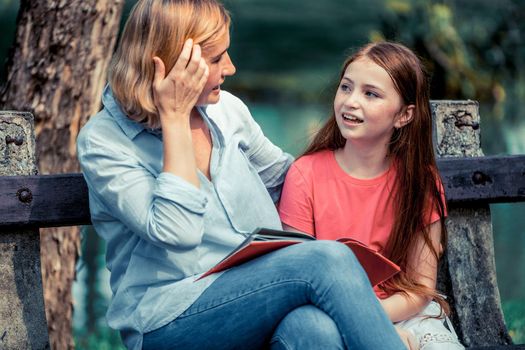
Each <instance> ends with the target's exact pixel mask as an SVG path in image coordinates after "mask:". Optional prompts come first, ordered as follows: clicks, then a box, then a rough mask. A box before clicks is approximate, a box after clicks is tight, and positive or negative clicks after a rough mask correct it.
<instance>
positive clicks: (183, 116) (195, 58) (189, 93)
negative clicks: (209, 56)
mask: <svg viewBox="0 0 525 350" xmlns="http://www.w3.org/2000/svg"><path fill="white" fill-rule="evenodd" d="M153 62H154V64H155V76H154V78H153V84H152V88H153V99H154V101H155V106H156V107H157V111H158V112H159V116H160V119H161V123H163V124H164V123H165V122H168V123H171V122H177V121H179V122H188V121H189V116H190V112H191V110H192V109H193V107H195V104H196V103H197V100H198V98H199V96H200V94H201V93H202V89H203V88H204V85H205V84H206V81H207V80H208V65H207V64H206V62H205V61H204V59H203V58H202V57H201V48H200V46H199V45H193V40H191V39H188V40H186V42H185V43H184V47H183V49H182V52H181V54H180V56H179V58H178V59H177V62H175V65H174V66H173V68H172V69H171V71H170V72H169V73H168V75H166V67H165V65H164V62H162V60H161V59H160V58H159V57H153Z"/></svg>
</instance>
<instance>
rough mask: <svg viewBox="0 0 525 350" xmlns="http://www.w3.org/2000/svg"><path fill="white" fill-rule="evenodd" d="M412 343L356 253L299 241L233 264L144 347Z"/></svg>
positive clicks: (323, 346)
mask: <svg viewBox="0 0 525 350" xmlns="http://www.w3.org/2000/svg"><path fill="white" fill-rule="evenodd" d="M269 346H271V347H272V349H344V348H349V349H405V347H404V345H403V343H402V342H401V340H400V338H399V336H398V335H397V332H396V331H395V329H394V327H393V325H392V322H390V320H389V319H388V317H387V316H386V314H385V313H384V312H383V309H382V307H381V305H380V304H379V302H378V300H377V298H376V296H375V294H374V292H373V289H372V287H371V286H370V282H369V281H368V278H367V276H366V274H365V272H364V271H363V269H362V267H361V265H360V264H359V262H358V261H357V259H356V258H355V256H354V254H353V253H352V251H351V250H350V249H348V247H346V246H345V245H343V244H341V243H338V242H334V241H315V242H305V243H301V244H296V245H292V246H289V247H286V248H283V249H280V250H277V251H275V252H272V253H270V254H266V255H264V256H262V257H259V258H257V259H254V260H251V261H249V262H247V263H245V264H242V265H240V266H237V267H235V268H232V269H230V270H228V271H226V272H225V273H224V274H223V275H222V276H221V277H219V278H218V279H217V280H216V281H215V282H213V284H212V285H211V286H210V287H208V289H206V291H205V292H204V293H203V294H202V295H201V296H200V297H199V299H197V301H195V303H194V304H193V305H192V306H190V307H189V308H188V309H187V310H186V311H185V312H184V313H183V314H181V315H180V316H179V317H177V318H176V319H175V320H174V321H172V322H171V323H169V324H167V325H165V326H163V327H161V328H159V329H157V330H154V331H152V332H149V333H147V334H145V335H144V342H143V349H146V350H148V349H175V348H176V349H264V348H268V347H269Z"/></svg>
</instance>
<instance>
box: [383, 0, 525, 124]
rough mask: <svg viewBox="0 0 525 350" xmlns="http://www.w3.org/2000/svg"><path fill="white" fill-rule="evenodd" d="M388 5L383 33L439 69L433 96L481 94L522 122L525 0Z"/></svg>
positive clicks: (414, 0) (495, 111) (389, 0)
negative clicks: (524, 0) (403, 44)
mask: <svg viewBox="0 0 525 350" xmlns="http://www.w3.org/2000/svg"><path fill="white" fill-rule="evenodd" d="M400 3H402V4H403V6H400ZM385 4H386V6H387V8H388V9H389V11H387V15H386V16H385V17H384V18H383V21H382V27H381V29H380V30H379V32H380V33H382V34H383V35H384V37H385V38H387V39H390V40H399V41H401V42H403V43H405V44H407V45H409V46H411V47H412V48H414V49H415V50H416V51H417V52H418V53H419V54H420V55H422V56H423V57H424V58H425V59H426V61H427V63H428V65H429V66H430V68H431V70H432V71H433V73H434V74H433V76H434V79H433V85H432V88H433V90H432V92H433V94H432V96H433V98H457V99H476V100H478V101H480V102H481V103H490V104H491V105H492V110H491V113H492V115H493V117H495V118H496V119H503V118H504V117H507V118H510V119H511V120H512V121H517V118H518V116H519V114H520V113H519V111H522V110H523V107H525V105H524V104H523V102H521V101H523V100H524V98H525V94H524V89H525V79H524V75H523V73H522V72H523V69H524V68H525V45H524V44H525V42H524V41H525V39H524V37H523V33H525V25H524V21H523V19H524V14H525V3H524V2H523V1H512V0H506V1H498V2H494V1H485V0H483V1H480V0H478V1H466V0H453V1H446V2H444V1H432V2H430V1H423V0H406V1H399V0H385ZM373 34H374V35H375V36H373V37H375V38H377V36H378V35H377V32H375V33H373ZM522 113H523V112H522Z"/></svg>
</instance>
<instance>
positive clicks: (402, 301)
mask: <svg viewBox="0 0 525 350" xmlns="http://www.w3.org/2000/svg"><path fill="white" fill-rule="evenodd" d="M429 230H430V232H429V233H430V239H431V242H432V244H433V246H434V249H435V250H436V252H438V254H439V253H441V250H442V249H441V248H442V247H441V244H440V242H441V221H440V220H438V221H436V222H434V223H432V224H431V225H430V228H429ZM409 268H411V269H412V270H413V271H414V273H415V274H416V276H417V277H416V280H417V281H418V282H419V283H421V284H422V285H424V286H426V287H428V288H431V289H435V288H436V280H437V269H438V261H437V259H436V257H435V256H434V254H432V251H431V250H430V248H429V247H428V246H427V245H426V244H425V242H424V241H423V239H420V240H419V242H418V243H417V244H416V247H415V249H414V252H413V253H412V254H410V257H409ZM430 301H431V300H430V299H429V298H428V297H425V296H421V295H416V294H414V293H408V294H403V293H396V294H393V295H391V296H390V297H388V298H386V299H382V300H380V302H381V305H382V306H383V308H384V310H385V312H386V313H387V315H388V316H389V317H390V320H392V322H399V321H403V320H406V319H408V318H410V317H412V316H414V315H416V314H417V313H419V312H420V311H421V310H423V309H424V308H425V306H426V305H427V304H428V303H429V302H430Z"/></svg>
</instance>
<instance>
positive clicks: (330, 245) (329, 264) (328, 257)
mask: <svg viewBox="0 0 525 350" xmlns="http://www.w3.org/2000/svg"><path fill="white" fill-rule="evenodd" d="M298 246H303V247H298V248H302V249H303V251H302V254H304V261H305V264H307V265H308V266H309V268H310V269H312V267H313V269H312V271H319V272H320V273H327V272H329V271H332V272H335V273H337V272H342V273H348V272H349V271H354V270H356V269H357V270H359V271H361V270H362V267H361V265H360V263H359V261H358V260H357V258H356V256H355V254H354V253H353V252H352V249H350V248H348V247H347V246H346V245H344V244H343V243H339V242H337V241H328V240H326V241H316V242H308V243H307V244H299V245H298Z"/></svg>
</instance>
